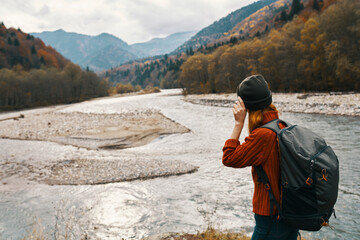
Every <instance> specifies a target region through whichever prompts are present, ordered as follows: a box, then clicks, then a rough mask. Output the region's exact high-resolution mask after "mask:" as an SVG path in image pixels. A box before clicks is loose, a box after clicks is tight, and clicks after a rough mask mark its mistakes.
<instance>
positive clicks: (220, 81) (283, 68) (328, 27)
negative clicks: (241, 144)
mask: <svg viewBox="0 0 360 240" xmlns="http://www.w3.org/2000/svg"><path fill="white" fill-rule="evenodd" d="M359 9H360V2H359V1H351V0H339V1H337V3H335V4H333V5H331V6H329V7H328V8H327V9H326V10H325V11H324V12H323V13H322V14H320V15H319V14H312V15H310V16H309V18H307V19H304V15H301V16H302V17H299V16H295V17H294V18H293V19H292V21H289V22H288V23H286V24H285V25H284V26H283V27H282V28H281V29H278V30H277V29H275V28H274V29H272V30H271V31H270V33H269V34H267V35H265V36H263V37H255V38H254V39H251V40H245V41H240V42H238V43H237V44H234V45H225V46H222V47H220V48H218V49H217V50H215V51H214V52H213V53H211V54H203V53H197V54H195V55H193V56H192V57H190V58H189V59H188V60H187V61H186V62H185V63H184V64H183V65H182V66H181V70H182V71H181V74H180V79H179V80H180V84H181V86H183V87H184V88H185V89H186V92H187V93H217V92H233V91H234V89H236V86H237V85H238V83H239V82H240V81H241V80H242V79H244V78H245V77H246V76H248V75H251V74H262V75H263V76H264V77H265V78H266V79H267V80H268V82H269V83H270V86H271V88H272V90H273V91H281V92H299V91H359V90H360V48H359V46H360V11H359Z"/></svg>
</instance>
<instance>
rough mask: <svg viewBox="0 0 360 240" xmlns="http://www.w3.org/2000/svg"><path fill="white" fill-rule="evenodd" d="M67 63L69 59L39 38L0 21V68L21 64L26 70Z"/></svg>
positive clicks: (61, 66) (61, 65)
mask: <svg viewBox="0 0 360 240" xmlns="http://www.w3.org/2000/svg"><path fill="white" fill-rule="evenodd" d="M68 63H69V60H67V59H65V58H64V57H63V56H62V55H61V54H60V53H58V52H57V51H56V50H55V49H53V48H52V47H50V46H46V45H45V44H44V42H43V41H42V40H40V39H39V38H35V37H34V36H32V35H31V34H27V33H24V32H22V31H21V30H20V29H15V28H6V27H5V25H4V23H0V68H12V67H14V66H16V65H21V66H22V67H23V68H24V69H26V70H28V69H31V68H40V67H41V66H43V65H45V66H47V67H56V68H60V69H62V68H64V67H65V65H66V64H68Z"/></svg>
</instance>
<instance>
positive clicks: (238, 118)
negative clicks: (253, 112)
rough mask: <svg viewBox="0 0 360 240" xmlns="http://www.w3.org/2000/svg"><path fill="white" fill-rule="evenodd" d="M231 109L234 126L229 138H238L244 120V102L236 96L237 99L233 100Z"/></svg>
mask: <svg viewBox="0 0 360 240" xmlns="http://www.w3.org/2000/svg"><path fill="white" fill-rule="evenodd" d="M232 111H233V114H234V118H235V126H234V130H233V132H232V134H231V137H230V138H231V139H236V140H239V137H240V134H241V131H242V129H243V127H244V121H245V117H246V108H245V104H244V102H243V100H242V99H241V98H240V97H238V101H236V102H235V104H234V107H233V109H232Z"/></svg>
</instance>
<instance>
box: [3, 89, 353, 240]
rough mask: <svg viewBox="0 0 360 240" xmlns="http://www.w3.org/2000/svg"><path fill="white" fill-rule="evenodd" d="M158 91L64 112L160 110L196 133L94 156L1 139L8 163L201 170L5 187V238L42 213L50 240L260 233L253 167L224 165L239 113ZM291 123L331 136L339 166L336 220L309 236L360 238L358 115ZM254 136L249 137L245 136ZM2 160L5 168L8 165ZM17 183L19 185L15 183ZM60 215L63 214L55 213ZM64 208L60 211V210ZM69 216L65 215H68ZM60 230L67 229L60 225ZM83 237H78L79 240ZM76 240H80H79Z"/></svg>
mask: <svg viewBox="0 0 360 240" xmlns="http://www.w3.org/2000/svg"><path fill="white" fill-rule="evenodd" d="M172 93H178V91H177V90H168V91H163V92H162V93H159V94H151V95H140V96H132V97H122V98H109V99H101V100H93V101H88V102H84V103H80V104H73V105H69V106H67V107H65V108H63V109H62V110H61V111H67V112H72V111H81V112H96V113H116V112H123V111H132V110H134V109H139V108H140V109H147V108H155V109H160V111H161V112H162V113H163V114H164V115H165V116H167V117H169V118H171V119H174V120H175V121H177V122H179V123H180V124H182V125H184V126H186V127H187V128H189V129H191V132H190V133H187V134H176V135H171V136H166V137H162V138H160V139H157V140H155V141H154V142H152V143H151V144H148V145H146V146H142V147H137V148H133V149H126V150H110V151H106V150H99V151H91V150H85V149H79V148H75V147H71V146H63V145H58V144H55V143H50V142H36V141H19V140H8V139H0V159H1V161H4V160H8V161H9V160H11V161H19V162H21V161H25V162H26V161H31V160H34V159H36V161H49V160H51V159H58V158H60V159H67V158H70V157H72V156H78V157H82V158H86V157H91V158H92V159H94V158H99V159H101V158H103V157H104V156H112V157H113V156H121V155H122V154H124V155H126V156H131V155H133V156H141V157H143V158H144V161H146V159H151V158H157V159H171V160H181V161H184V162H187V163H190V164H193V165H196V166H199V167H200V168H199V171H198V172H196V173H193V174H188V175H182V176H173V177H168V178H156V179H151V180H146V181H140V180H139V181H133V182H124V183H112V184H105V185H97V186H47V185H41V184H29V185H23V184H22V182H19V184H17V185H15V183H16V181H15V180H13V182H12V183H11V184H12V185H9V186H7V185H4V186H0V216H1V218H0V239H20V238H21V237H23V236H24V235H25V234H26V232H27V231H28V230H31V229H32V227H33V226H32V225H33V223H34V217H36V218H38V219H40V220H41V224H42V226H44V227H45V232H47V233H48V234H49V235H51V234H52V233H53V232H54V226H55V225H56V216H57V217H58V218H59V222H60V223H61V222H64V221H63V220H65V222H69V223H71V225H72V226H73V229H72V231H73V232H74V233H75V234H78V233H82V232H84V231H86V232H88V234H89V235H90V236H92V237H95V236H96V237H98V238H100V239H121V237H123V238H126V239H141V238H142V237H145V236H149V235H154V234H160V233H163V232H195V231H196V230H203V229H205V228H206V227H207V225H208V224H209V222H211V223H213V224H214V225H215V227H217V228H220V229H223V230H224V229H230V230H234V231H241V230H243V231H245V232H246V233H247V234H251V232H252V228H253V225H254V222H253V214H252V203H251V201H252V191H253V183H252V180H251V174H250V168H246V169H231V168H226V167H224V166H223V165H222V164H221V156H222V147H223V144H224V142H225V140H226V139H227V138H228V137H229V136H230V133H231V130H232V127H233V117H232V113H231V109H230V108H221V107H210V106H202V105H194V104H190V103H186V102H183V101H182V100H181V98H182V96H179V95H177V96H167V94H172ZM282 118H283V119H285V120H288V121H289V122H292V123H296V124H301V125H305V126H308V127H310V128H312V129H316V132H317V133H319V134H320V135H321V136H323V137H325V139H326V140H327V142H328V144H329V145H331V146H332V147H333V149H334V151H335V152H336V153H337V155H338V157H339V161H340V167H341V172H340V174H341V175H340V189H341V190H340V192H339V198H338V202H337V204H336V206H335V208H336V215H337V217H338V218H337V219H335V218H333V217H332V218H331V219H330V223H331V225H333V226H334V227H335V230H331V229H329V228H325V229H323V230H321V231H319V232H316V233H311V234H310V233H305V232H303V233H302V235H303V236H305V237H307V238H312V239H360V227H359V223H360V220H359V219H360V210H359V208H360V201H359V200H360V191H359V185H358V183H357V181H356V180H359V175H360V166H359V165H360V164H359V162H358V160H359V156H360V123H359V119H358V118H349V117H339V116H323V115H306V114H290V113H283V115H282ZM246 134H247V133H246V131H245V132H244V133H243V134H242V136H241V139H243V138H244V137H245V136H246ZM0 163H1V162H0ZM14 182H15V183H14ZM57 211H58V213H56V212H57ZM59 212H60V213H59ZM61 213H62V214H64V217H61ZM60 223H59V224H58V227H59V228H60V230H61V228H62V227H63V226H61V224H60ZM77 238H78V237H77ZM77 238H74V239H77Z"/></svg>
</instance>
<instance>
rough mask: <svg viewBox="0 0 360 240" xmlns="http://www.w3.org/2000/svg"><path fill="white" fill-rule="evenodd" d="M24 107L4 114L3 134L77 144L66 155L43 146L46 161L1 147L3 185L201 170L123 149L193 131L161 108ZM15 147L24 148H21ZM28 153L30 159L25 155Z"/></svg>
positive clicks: (102, 181) (74, 182)
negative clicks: (86, 110)
mask: <svg viewBox="0 0 360 240" xmlns="http://www.w3.org/2000/svg"><path fill="white" fill-rule="evenodd" d="M20 113H21V117H15V115H14V113H11V114H3V115H1V118H0V138H2V139H14V140H21V141H22V140H29V145H34V147H35V148H36V146H39V145H41V143H40V142H42V141H44V142H55V143H59V144H61V145H71V146H74V147H77V148H78V150H75V153H71V154H69V155H68V157H67V158H66V159H63V158H62V157H60V156H59V157H56V156H51V154H48V153H46V152H44V154H43V155H44V156H47V155H49V159H48V160H47V161H44V160H42V161H41V160H38V159H33V158H31V159H29V160H28V161H24V160H21V161H19V160H16V159H14V156H13V155H11V154H10V153H6V151H5V152H2V153H1V155H2V159H0V183H3V185H11V182H14V181H15V182H17V181H18V179H25V180H26V181H32V182H40V183H46V184H49V185H80V184H105V183H111V182H121V181H131V180H137V179H149V178H155V177H166V176H172V175H181V174H185V173H192V172H195V171H196V170H197V167H196V166H193V165H190V164H186V163H183V162H181V161H177V160H173V159H169V160H164V159H156V158H149V157H145V156H143V157H138V156H136V155H135V156H134V155H131V154H130V155H129V154H124V153H121V152H119V150H121V149H126V148H132V147H138V146H142V145H145V144H148V143H150V142H151V141H153V140H154V139H156V138H159V137H161V136H163V135H169V134H181V133H187V132H189V131H190V130H189V129H187V128H186V127H184V126H182V125H180V124H178V123H176V122H175V121H173V120H171V119H169V118H167V117H165V116H164V115H163V114H161V113H160V112H159V111H157V110H153V109H147V110H138V111H127V112H126V111H125V112H121V113H118V114H95V113H83V112H62V111H58V110H56V109H55V110H54V109H52V108H46V109H40V110H32V111H25V112H20ZM20 113H19V114H20ZM33 141H35V142H33ZM37 141H40V142H39V143H37ZM26 145H27V144H26ZM35 145H36V146H35ZM24 148H25V147H24ZM15 151H16V153H17V154H18V153H19V154H20V152H21V149H19V150H15ZM45 151H46V150H45ZM71 151H74V150H71ZM93 151H95V152H93ZM99 151H100V152H99ZM76 152H78V153H76ZM80 152H81V153H80ZM98 152H99V153H100V154H98ZM94 153H96V154H94ZM53 154H54V155H56V153H55V152H54V153H53ZM98 155H99V156H98ZM104 156H105V157H104ZM42 157H43V156H42ZM23 158H25V159H26V156H24V157H23ZM9 187H10V186H9Z"/></svg>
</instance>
